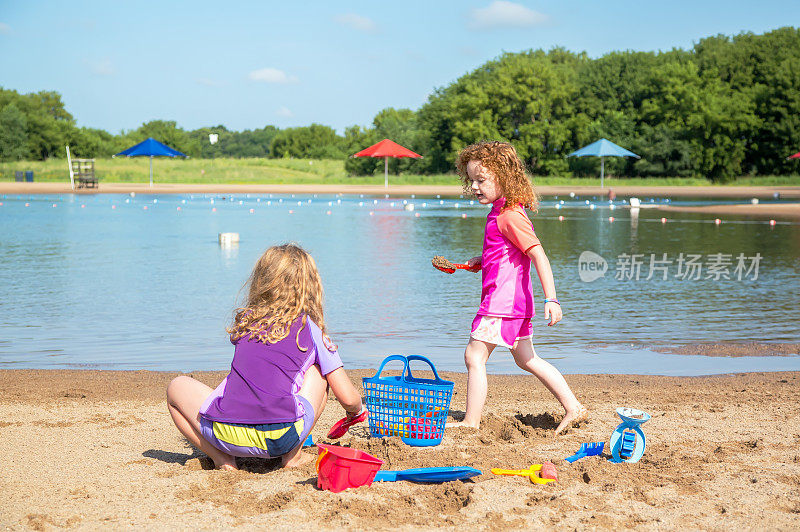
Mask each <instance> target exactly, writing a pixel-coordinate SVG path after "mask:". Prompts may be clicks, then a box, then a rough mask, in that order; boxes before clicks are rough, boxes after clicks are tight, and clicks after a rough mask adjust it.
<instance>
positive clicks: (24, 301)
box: [0, 194, 800, 375]
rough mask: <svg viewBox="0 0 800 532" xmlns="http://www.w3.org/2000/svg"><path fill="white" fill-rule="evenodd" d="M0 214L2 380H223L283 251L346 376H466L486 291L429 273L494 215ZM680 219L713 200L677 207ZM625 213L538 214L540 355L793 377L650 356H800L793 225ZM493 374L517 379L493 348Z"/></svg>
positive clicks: (82, 200) (472, 279) (197, 198)
mask: <svg viewBox="0 0 800 532" xmlns="http://www.w3.org/2000/svg"><path fill="white" fill-rule="evenodd" d="M0 197H2V200H0V201H2V205H0V368H103V369H154V370H183V371H189V370H203V369H225V368H227V367H228V365H229V363H230V358H231V355H232V352H233V351H232V347H231V345H230V343H229V341H228V340H227V335H226V333H225V330H224V329H225V326H226V325H227V324H228V322H229V319H230V316H231V312H232V310H233V309H234V308H235V307H236V303H237V296H238V295H239V291H240V289H241V287H242V285H243V283H244V281H245V280H246V278H247V276H248V274H249V272H250V269H251V267H252V265H253V263H254V261H255V260H256V258H257V257H258V256H259V255H260V254H261V253H262V252H263V250H264V249H266V248H267V247H268V246H270V245H273V244H276V243H282V242H286V241H293V242H297V243H299V244H301V245H302V246H304V247H305V248H307V249H308V250H309V251H310V252H311V253H312V254H313V256H314V257H315V259H316V261H317V264H318V266H319V269H320V272H321V275H322V278H323V283H324V286H325V290H326V320H327V322H328V328H329V330H330V333H331V336H332V337H333V339H334V341H335V342H336V343H338V345H339V348H340V353H341V355H342V358H343V359H344V361H345V364H346V366H348V367H377V365H378V364H379V363H380V361H381V360H382V359H383V358H384V357H385V356H386V355H388V354H391V353H403V354H413V353H416V354H424V355H427V356H429V357H431V358H432V359H433V360H434V362H435V363H436V365H437V367H438V368H439V369H442V370H459V371H463V370H464V365H463V349H464V346H465V345H466V342H467V339H468V335H469V327H470V324H471V322H472V318H473V317H474V313H475V310H476V308H477V305H478V300H479V295H480V278H479V277H480V276H479V275H475V274H472V273H469V272H464V271H458V272H456V273H455V274H453V275H446V274H444V273H441V272H439V271H437V270H435V269H433V268H432V267H431V264H430V259H431V257H433V256H434V255H444V256H445V257H447V258H449V259H450V260H453V261H459V260H466V259H467V258H469V257H471V256H474V255H478V254H480V249H481V243H482V235H483V227H484V223H485V215H486V213H487V208H486V207H483V206H481V205H479V204H477V203H474V204H470V201H469V200H468V199H437V198H430V197H427V198H422V197H417V198H411V197H406V198H390V199H387V198H384V197H359V196H323V195H319V196H300V195H297V196H296V197H293V196H291V195H257V194H250V195H237V196H233V197H231V196H223V195H193V196H191V195H156V196H153V195H137V196H136V197H133V198H131V197H129V196H127V195H125V196H123V195H106V194H98V195H81V196H76V195H63V196H11V195H8V196H0ZM642 200H643V202H644V203H645V205H649V204H651V203H661V202H664V201H666V200H661V199H656V200H650V198H642ZM586 201H589V202H590V203H593V204H595V207H594V208H592V206H591V205H587V204H586ZM561 202H563V204H562V203H561ZM411 203H413V204H414V210H413V211H410V210H406V209H407V207H406V205H405V204H411ZM687 203H691V204H700V203H714V201H713V200H709V201H704V202H697V201H694V202H689V201H673V202H672V204H674V205H678V204H687ZM626 207H627V206H626V205H625V203H624V202H623V201H616V202H614V204H612V205H609V203H608V201H605V200H602V201H600V200H598V199H597V198H590V197H587V198H581V197H578V198H569V197H561V198H553V197H546V198H543V202H542V207H541V209H540V212H539V213H538V214H537V215H536V216H535V217H534V218H533V220H534V225H535V228H536V232H537V235H538V236H539V238H540V239H541V240H542V242H543V245H544V248H545V250H546V251H547V254H548V257H549V259H550V262H551V264H552V268H553V272H554V276H555V280H556V288H557V290H558V297H559V299H560V300H561V302H562V305H563V310H564V320H563V321H562V322H561V323H559V324H558V325H557V326H556V327H547V326H546V325H545V320H544V316H543V310H542V299H543V298H542V296H541V288H540V286H539V281H538V278H536V277H534V280H533V283H534V290H535V294H536V297H537V311H538V312H539V314H538V315H537V316H536V318H535V319H534V323H535V325H534V343H535V345H536V349H537V352H538V353H539V354H540V355H541V356H543V357H544V358H546V359H548V360H550V361H552V362H553V363H554V364H555V365H556V366H557V367H559V368H560V369H561V370H562V371H563V372H565V373H640V374H665V375H698V374H712V373H728V372H739V371H768V370H769V371H771V370H800V356H789V357H742V358H713V357H700V356H680V355H669V354H662V353H658V352H655V351H654V350H653V348H655V347H659V346H675V345H681V344H687V343H693V342H748V341H762V342H766V341H768V342H800V325H798V324H799V323H800V321H798V310H800V291H798V288H800V282H799V281H800V274H799V273H798V272H799V271H800V225H798V224H793V223H784V222H778V223H777V224H776V225H775V226H770V225H769V224H768V223H766V222H760V221H759V222H755V221H747V220H738V221H737V220H729V219H726V220H725V221H724V222H723V223H722V224H721V225H715V224H714V223H713V221H711V220H710V219H711V218H712V217H710V216H700V215H695V214H681V213H669V214H667V217H668V218H669V220H668V222H667V223H662V222H661V217H662V213H661V212H659V211H656V210H653V209H646V208H645V209H641V210H640V211H639V212H638V214H635V215H634V213H632V212H631V211H630V210H629V209H627V208H626ZM417 215H419V216H417ZM559 216H563V217H564V219H563V221H562V220H559ZM610 216H613V217H614V221H613V222H612V221H609V217H610ZM221 232H236V233H239V234H240V236H241V242H240V244H239V245H238V247H234V248H231V249H224V248H221V247H220V246H219V244H218V241H217V235H218V233H221ZM583 252H591V253H585V254H584V253H583ZM582 254H583V255H582ZM681 254H683V255H681ZM651 255H652V258H653V259H655V260H656V261H657V262H654V263H653V265H652V266H653V267H652V268H651ZM582 256H583V260H581V257H582ZM692 256H694V258H692ZM631 257H632V258H631ZM681 260H682V261H683V262H681ZM658 261H661V262H658ZM604 262H605V264H606V268H607V270H606V271H605V272H604V275H602V270H603V263H604ZM687 264H688V266H687ZM637 265H638V266H637ZM698 265H699V270H698V269H697V267H698ZM581 268H582V269H581ZM651 270H652V272H651ZM598 272H599V273H598ZM651 273H652V275H651ZM593 274H594V275H595V276H598V275H602V276H600V277H598V278H597V279H594V280H591V279H590V278H589V277H590V276H592V275H593ZM582 275H583V278H582ZM664 275H666V279H664ZM648 277H650V278H649V279H648ZM695 277H699V278H695ZM726 277H727V278H726ZM489 369H490V371H492V372H495V373H516V372H518V371H519V370H518V369H517V368H516V366H515V365H514V364H513V361H512V359H511V356H510V354H509V353H508V351H507V350H505V349H498V350H496V352H495V353H494V354H493V355H492V358H491V360H490V363H489Z"/></svg>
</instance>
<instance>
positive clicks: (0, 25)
mask: <svg viewBox="0 0 800 532" xmlns="http://www.w3.org/2000/svg"><path fill="white" fill-rule="evenodd" d="M9 33H11V26H9V25H8V24H6V23H5V22H0V35H8V34H9Z"/></svg>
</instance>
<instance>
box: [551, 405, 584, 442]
mask: <svg viewBox="0 0 800 532" xmlns="http://www.w3.org/2000/svg"><path fill="white" fill-rule="evenodd" d="M588 420H589V411H588V410H587V409H586V407H585V406H583V405H582V404H580V403H579V404H578V406H577V408H575V409H573V410H570V411H568V412H567V413H566V414H564V418H563V419H562V420H561V423H559V424H558V427H556V432H555V435H556V436H558V435H559V434H561V433H562V432H564V431H565V430H566V429H568V428H569V427H572V426H573V425H580V424H581V423H584V422H586V421H588Z"/></svg>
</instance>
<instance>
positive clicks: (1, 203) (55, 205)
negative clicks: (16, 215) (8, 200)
mask: <svg viewBox="0 0 800 532" xmlns="http://www.w3.org/2000/svg"><path fill="white" fill-rule="evenodd" d="M0 205H2V203H0ZM55 206H56V204H55V203H53V207H55Z"/></svg>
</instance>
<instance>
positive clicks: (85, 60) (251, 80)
mask: <svg viewBox="0 0 800 532" xmlns="http://www.w3.org/2000/svg"><path fill="white" fill-rule="evenodd" d="M796 7H797V3H796V1H773V0H762V1H760V2H752V1H740V0H728V1H723V0H694V1H691V2H690V1H683V0H673V1H671V2H648V1H643V0H625V1H622V0H620V1H615V0H607V1H605V2H603V1H598V0H562V1H558V2H555V1H552V2H544V1H540V2H528V1H519V2H509V1H494V0H482V1H472V0H467V1H449V0H428V1H425V2H418V1H410V0H409V1H405V2H376V1H374V0H373V1H348V2H335V1H308V2H270V1H262V2H247V1H235V0H232V1H230V2H221V1H217V2H206V1H203V0H195V1H169V0H162V1H160V2H155V1H150V0H140V1H137V2H117V1H109V0H105V1H80V0H75V1H72V2H65V1H55V0H54V1H44V0H42V1H37V0H31V1H25V0H0V86H2V87H4V88H8V89H15V90H17V91H19V92H23V93H25V92H32V91H39V90H55V91H58V92H60V93H61V94H62V96H63V99H64V102H65V104H66V107H67V110H68V111H70V112H71V113H72V114H73V116H74V117H75V118H76V120H77V122H78V124H79V125H81V126H89V127H98V128H102V129H106V130H108V131H111V132H118V131H120V130H122V129H133V128H136V127H138V126H139V125H141V124H142V123H143V122H146V121H148V120H152V119H165V120H175V121H177V122H178V124H179V125H180V126H181V127H183V128H186V129H195V128H198V127H201V126H211V125H217V124H224V125H225V126H227V127H228V128H230V129H235V130H241V129H252V128H258V127H263V126H265V125H267V124H273V125H276V126H278V127H282V128H283V127H290V126H299V125H308V124H310V123H312V122H317V123H321V124H326V125H329V126H332V127H334V128H336V129H337V130H339V131H340V132H341V131H343V129H344V128H345V127H347V126H349V125H353V124H359V125H369V124H370V123H371V122H372V118H373V117H374V116H375V114H376V113H377V112H378V111H380V110H381V109H383V108H385V107H396V108H399V107H408V108H411V109H417V108H419V106H421V105H422V104H423V103H424V102H425V101H426V100H427V98H428V95H429V94H430V93H431V92H432V91H433V90H434V89H435V88H437V87H442V86H445V85H447V84H448V83H450V82H451V81H453V80H455V79H456V78H458V77H459V76H461V75H463V74H465V73H466V72H468V71H470V70H472V69H474V68H476V67H478V66H480V65H481V64H482V63H484V62H485V61H487V60H489V59H492V58H494V57H497V56H498V55H499V54H501V53H502V52H516V51H521V50H527V49H530V48H534V49H536V48H544V49H550V48H552V47H554V46H563V47H565V48H567V49H569V50H573V51H586V52H587V53H588V54H589V55H590V56H592V57H597V56H600V55H603V54H604V53H606V52H609V51H612V50H627V49H631V50H668V49H671V48H673V47H679V48H689V47H691V46H692V44H693V43H695V42H697V41H698V40H699V39H701V38H703V37H706V36H709V35H715V34H718V33H723V34H735V33H739V32H741V31H752V32H755V33H763V32H765V31H769V30H771V29H775V28H778V27H781V26H798V25H800V14H799V13H800V12H798V10H797V9H796Z"/></svg>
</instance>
